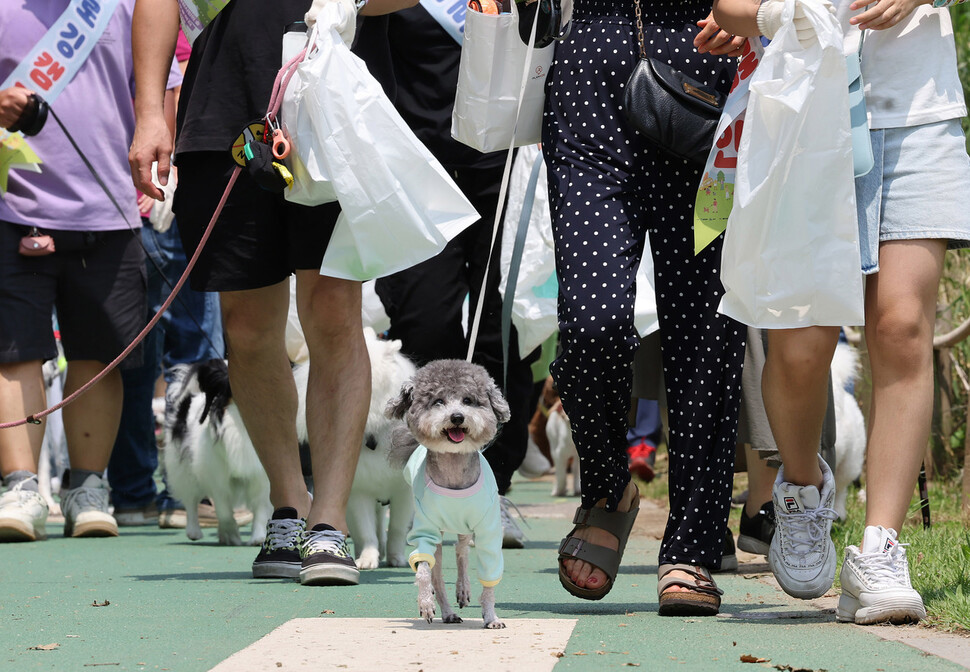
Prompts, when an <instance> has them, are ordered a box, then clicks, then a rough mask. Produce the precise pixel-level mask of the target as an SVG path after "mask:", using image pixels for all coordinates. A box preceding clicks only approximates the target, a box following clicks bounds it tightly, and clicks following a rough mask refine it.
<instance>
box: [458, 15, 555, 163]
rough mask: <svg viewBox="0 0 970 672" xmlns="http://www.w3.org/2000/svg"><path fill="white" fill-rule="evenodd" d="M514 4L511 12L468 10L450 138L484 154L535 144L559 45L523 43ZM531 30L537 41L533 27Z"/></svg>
mask: <svg viewBox="0 0 970 672" xmlns="http://www.w3.org/2000/svg"><path fill="white" fill-rule="evenodd" d="M511 8H512V12H511V13H510V14H483V13H482V12H476V11H474V10H473V9H471V8H469V9H468V11H467V12H466V13H465V33H464V39H463V41H462V45H461V65H460V66H459V68H458V90H457V93H456V94H455V109H454V112H453V113H452V117H451V136H452V137H453V138H454V139H455V140H458V141H459V142H461V143H464V144H466V145H468V146H469V147H474V148H475V149H477V150H478V151H480V152H494V151H498V150H501V149H506V150H507V149H508V148H509V147H510V146H512V145H514V146H515V147H522V146H525V145H533V144H536V143H537V142H539V141H540V139H541V135H542V108H543V106H544V105H545V100H546V94H545V86H546V77H547V75H548V74H549V68H550V66H551V65H552V56H553V51H554V50H555V43H553V44H550V45H549V46H547V47H543V48H542V49H534V48H532V47H530V46H529V45H527V44H525V43H523V41H522V38H521V37H520V36H519V12H518V7H517V4H516V3H515V2H512V3H511ZM531 32H532V41H533V42H534V41H535V26H533V27H532V31H531ZM527 61H528V65H527V64H526V62H527ZM520 101H521V105H520ZM513 135H514V138H513Z"/></svg>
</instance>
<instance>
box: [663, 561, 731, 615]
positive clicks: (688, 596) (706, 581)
mask: <svg viewBox="0 0 970 672" xmlns="http://www.w3.org/2000/svg"><path fill="white" fill-rule="evenodd" d="M675 571H680V572H684V573H685V574H689V575H690V576H691V577H693V579H681V578H678V577H675V576H669V574H670V573H671V572H675ZM657 574H658V576H659V579H660V580H659V581H658V582H657V597H658V598H659V601H660V611H659V613H660V615H661V616H716V615H717V612H718V611H719V610H720V608H721V595H723V594H724V591H723V590H721V589H720V588H718V587H717V584H716V583H714V579H713V578H711V572H710V571H709V570H708V569H707V568H706V567H701V566H699V565H684V564H676V565H660V568H659V570H658V571H657ZM671 586H683V587H684V588H687V589H688V590H686V591H683V590H675V591H671V592H665V591H666V590H667V589H668V588H670V587H671Z"/></svg>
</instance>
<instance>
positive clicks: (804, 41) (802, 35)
mask: <svg viewBox="0 0 970 672" xmlns="http://www.w3.org/2000/svg"><path fill="white" fill-rule="evenodd" d="M824 6H825V8H826V9H827V10H828V11H829V13H831V14H832V15H833V16H834V15H835V7H834V6H833V5H832V3H831V2H826V3H825V4H824ZM784 9H785V0H765V2H763V3H762V4H761V6H760V7H759V8H758V30H760V31H761V34H762V35H764V36H765V37H767V38H768V39H769V40H770V39H773V38H774V37H775V35H776V34H777V33H778V31H779V30H781V27H782V25H783V20H782V17H781V14H782V12H783V11H784ZM792 23H793V24H794V25H795V34H796V35H798V42H799V44H801V45H802V48H803V49H808V48H809V47H812V46H814V45H816V44H818V35H816V34H815V28H814V27H813V26H812V22H811V20H810V19H809V18H808V16H806V14H805V7H804V5H802V3H801V2H800V1H799V0H795V15H794V17H792Z"/></svg>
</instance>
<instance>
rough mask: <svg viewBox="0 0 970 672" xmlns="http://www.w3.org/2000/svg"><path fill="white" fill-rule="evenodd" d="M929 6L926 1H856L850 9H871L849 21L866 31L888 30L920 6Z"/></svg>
mask: <svg viewBox="0 0 970 672" xmlns="http://www.w3.org/2000/svg"><path fill="white" fill-rule="evenodd" d="M926 4H929V3H928V2H927V1H926V0H855V2H853V3H852V4H851V5H849V9H851V10H852V11H856V10H859V9H862V8H863V7H871V9H867V10H866V11H864V12H862V14H859V15H857V16H853V17H852V18H851V19H849V23H851V24H852V25H854V26H859V28H860V29H862V30H866V29H867V28H868V29H871V30H886V29H887V28H892V27H893V26H895V25H897V24H898V23H900V22H901V21H902V20H903V19H905V18H906V17H908V16H909V15H910V14H912V13H913V10H914V9H916V8H917V7H919V6H920V5H926Z"/></svg>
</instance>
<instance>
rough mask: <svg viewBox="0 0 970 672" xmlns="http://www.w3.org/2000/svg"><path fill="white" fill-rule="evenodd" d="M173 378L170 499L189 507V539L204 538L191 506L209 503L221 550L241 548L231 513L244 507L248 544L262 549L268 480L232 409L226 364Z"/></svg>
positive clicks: (168, 415) (182, 368)
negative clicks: (205, 500)
mask: <svg viewBox="0 0 970 672" xmlns="http://www.w3.org/2000/svg"><path fill="white" fill-rule="evenodd" d="M172 374H173V376H174V378H173V379H172V382H170V383H169V385H168V389H167V390H166V393H165V397H166V412H165V451H164V454H165V456H164V460H165V469H166V472H167V474H168V485H169V487H170V488H171V490H172V494H173V495H174V496H175V497H176V498H178V499H179V500H181V501H182V502H184V503H185V504H186V505H187V506H186V511H185V512H186V524H185V534H186V536H188V538H189V539H192V540H197V539H201V538H202V528H201V526H200V525H199V514H198V511H197V510H196V507H195V506H193V504H194V503H196V502H198V501H200V500H201V499H202V498H203V497H208V498H210V499H211V500H212V504H213V506H214V507H215V510H216V517H217V518H218V519H219V543H220V544H223V545H228V546H240V545H242V543H243V542H242V538H241V537H240V535H239V526H238V525H237V524H236V520H235V518H234V517H233V509H234V508H235V507H236V506H239V505H240V504H245V505H246V506H247V507H248V508H249V510H250V511H252V512H253V523H252V532H251V533H250V536H249V543H250V544H252V545H253V546H259V545H260V544H262V543H263V539H265V537H266V521H267V520H269V517H270V515H271V514H272V512H273V507H272V505H271V504H270V501H269V479H268V478H267V477H266V472H265V471H264V470H263V465H262V464H260V462H259V458H258V457H257V455H256V450H255V449H254V448H253V444H252V441H250V439H249V434H248V433H247V432H246V427H245V425H244V424H243V421H242V418H241V417H240V416H239V409H237V408H236V405H235V404H234V403H232V392H231V391H230V388H229V370H228V368H227V367H226V362H225V360H222V359H212V360H209V361H207V362H198V363H196V364H179V365H178V366H175V367H173V369H172Z"/></svg>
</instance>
